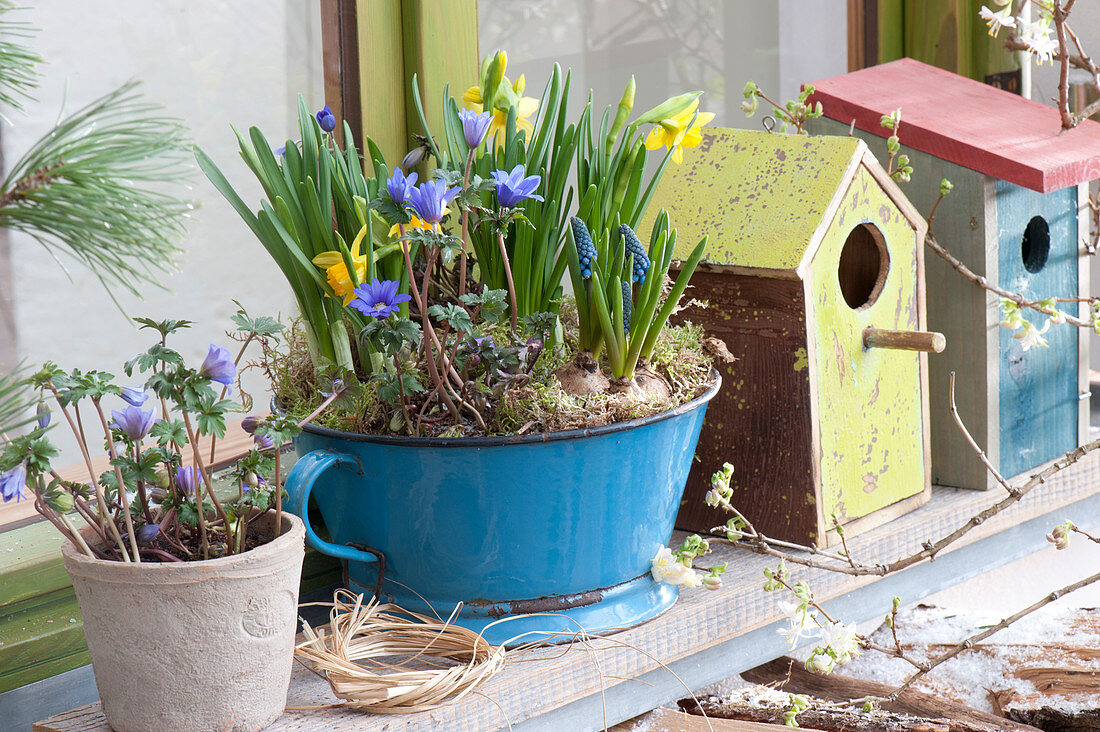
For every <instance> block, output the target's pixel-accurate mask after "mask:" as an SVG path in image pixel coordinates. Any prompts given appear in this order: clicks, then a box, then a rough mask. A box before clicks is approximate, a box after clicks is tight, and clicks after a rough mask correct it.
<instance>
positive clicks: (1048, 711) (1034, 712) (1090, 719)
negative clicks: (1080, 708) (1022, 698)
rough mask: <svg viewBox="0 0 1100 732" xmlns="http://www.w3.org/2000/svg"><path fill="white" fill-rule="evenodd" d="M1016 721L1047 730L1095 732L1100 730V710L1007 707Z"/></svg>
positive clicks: (1057, 731)
mask: <svg viewBox="0 0 1100 732" xmlns="http://www.w3.org/2000/svg"><path fill="white" fill-rule="evenodd" d="M1008 714H1009V716H1010V717H1012V719H1014V720H1016V721H1017V722H1024V723H1027V724H1031V725H1034V726H1035V727H1037V728H1039V729H1043V730H1048V732H1095V730H1100V711H1098V710H1095V709H1090V710H1088V711H1084V712H1067V711H1064V710H1062V709H1052V708H1051V707H1042V708H1041V709H1009V710H1008Z"/></svg>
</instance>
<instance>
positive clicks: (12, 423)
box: [0, 368, 33, 432]
mask: <svg viewBox="0 0 1100 732" xmlns="http://www.w3.org/2000/svg"><path fill="white" fill-rule="evenodd" d="M32 402H33V398H32V396H31V394H30V391H29V390H28V389H27V380H26V377H25V372H24V370H23V369H22V368H17V369H15V370H14V371H10V372H8V373H0V432H12V431H14V430H15V429H16V428H17V427H21V426H23V425H25V424H27V423H28V422H30V421H31V420H32V419H33V418H32V417H28V416H26V414H27V412H28V410H29V409H30V406H31V404H32Z"/></svg>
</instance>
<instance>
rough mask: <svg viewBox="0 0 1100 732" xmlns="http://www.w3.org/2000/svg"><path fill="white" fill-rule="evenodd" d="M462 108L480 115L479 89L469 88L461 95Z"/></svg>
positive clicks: (475, 87)
mask: <svg viewBox="0 0 1100 732" xmlns="http://www.w3.org/2000/svg"><path fill="white" fill-rule="evenodd" d="M462 106H463V107H465V108H466V109H472V110H474V111H475V112H477V113H478V114H481V87H480V86H471V87H470V88H469V89H467V90H466V92H465V93H464V94H463V95H462Z"/></svg>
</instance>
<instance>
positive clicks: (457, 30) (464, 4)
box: [401, 0, 478, 147]
mask: <svg viewBox="0 0 1100 732" xmlns="http://www.w3.org/2000/svg"><path fill="white" fill-rule="evenodd" d="M401 15H402V27H403V32H404V45H405V83H406V96H405V116H406V119H407V120H408V123H407V125H406V127H407V131H408V137H407V138H406V140H405V143H406V147H411V146H412V135H413V134H414V133H423V129H421V126H420V121H419V117H418V115H417V112H416V107H415V106H414V102H413V98H412V94H411V92H410V91H409V87H408V86H407V85H408V83H409V80H410V79H411V78H412V75H413V74H414V73H415V74H416V77H417V83H418V84H419V86H420V94H421V97H422V102H423V105H424V114H425V116H426V117H427V120H428V126H429V127H430V128H431V129H432V131H433V132H438V131H439V130H441V129H442V128H443V108H442V105H441V104H440V99H441V98H442V96H443V87H444V86H445V85H447V84H450V87H451V96H453V97H455V98H456V99H461V98H462V92H464V91H466V89H467V88H468V87H470V86H473V85H474V84H476V83H477V79H478V47H477V0H402V2H401Z"/></svg>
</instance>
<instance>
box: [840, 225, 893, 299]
mask: <svg viewBox="0 0 1100 732" xmlns="http://www.w3.org/2000/svg"><path fill="white" fill-rule="evenodd" d="M889 269H890V253H889V252H888V251H887V250H886V240H885V239H884V238H883V236H882V232H881V231H879V230H878V228H876V227H875V226H874V225H873V224H859V225H858V226H856V227H855V228H854V229H852V232H851V233H850V234H848V239H847V240H846V241H845V242H844V248H843V249H841V250H840V267H839V268H838V270H837V279H838V280H839V281H840V292H841V294H842V295H844V302H846V303H848V307H850V308H852V309H853V310H862V309H863V308H868V307H870V306H871V305H873V304H874V302H875V300H877V299H878V296H879V293H881V292H882V286H883V285H884V284H885V283H886V273H887V272H888V271H889Z"/></svg>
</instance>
